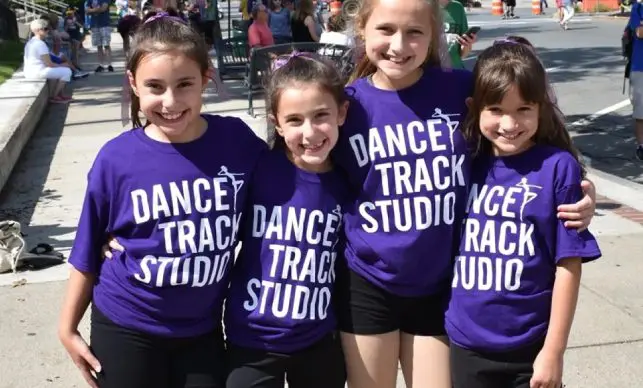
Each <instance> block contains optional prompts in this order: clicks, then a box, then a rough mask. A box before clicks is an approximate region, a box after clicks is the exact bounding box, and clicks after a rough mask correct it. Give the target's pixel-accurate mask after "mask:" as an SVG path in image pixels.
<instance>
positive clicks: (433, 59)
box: [348, 0, 445, 83]
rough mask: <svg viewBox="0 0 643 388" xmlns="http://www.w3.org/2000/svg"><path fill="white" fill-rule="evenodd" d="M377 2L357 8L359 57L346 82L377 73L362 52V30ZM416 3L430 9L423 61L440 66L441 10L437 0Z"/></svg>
mask: <svg viewBox="0 0 643 388" xmlns="http://www.w3.org/2000/svg"><path fill="white" fill-rule="evenodd" d="M377 1H378V0H361V2H360V3H361V4H360V6H359V9H358V11H357V15H355V22H354V24H355V33H356V35H357V36H356V39H355V41H356V43H357V48H356V50H358V52H359V55H358V61H357V64H356V65H355V70H354V71H353V73H352V74H351V76H350V79H349V80H348V82H349V83H351V82H353V81H355V80H356V79H359V78H363V77H367V76H369V75H371V74H374V73H375V72H376V71H377V67H375V65H374V64H372V63H371V61H370V60H369V59H368V57H367V56H366V53H365V52H363V50H364V47H363V45H364V39H365V36H364V29H365V27H366V23H367V22H368V18H369V17H370V16H371V13H373V9H374V8H375V6H376V5H377ZM418 1H426V2H427V3H428V4H429V6H430V7H429V9H430V12H431V14H430V24H431V25H430V34H431V41H430V43H429V51H428V53H427V55H426V59H425V61H424V64H425V65H428V66H441V65H442V64H443V59H444V56H443V51H444V50H445V47H444V46H445V42H443V41H442V40H443V38H444V37H443V35H444V34H443V29H444V25H443V22H442V8H441V7H440V5H439V4H438V2H437V1H438V0H418Z"/></svg>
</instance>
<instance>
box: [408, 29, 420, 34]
mask: <svg viewBox="0 0 643 388" xmlns="http://www.w3.org/2000/svg"><path fill="white" fill-rule="evenodd" d="M408 33H409V34H411V35H422V34H423V32H422V31H420V30H410V31H409V32H408Z"/></svg>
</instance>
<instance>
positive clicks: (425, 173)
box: [333, 68, 473, 296]
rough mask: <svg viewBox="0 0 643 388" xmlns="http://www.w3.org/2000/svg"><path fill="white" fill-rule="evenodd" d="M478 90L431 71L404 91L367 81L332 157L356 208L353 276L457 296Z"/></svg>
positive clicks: (454, 74) (354, 91) (349, 220)
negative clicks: (469, 132)
mask: <svg viewBox="0 0 643 388" xmlns="http://www.w3.org/2000/svg"><path fill="white" fill-rule="evenodd" d="M472 85H473V81H472V79H471V73H469V72H467V71H463V70H442V69H439V68H430V69H427V70H426V71H425V73H424V75H423V77H422V78H421V79H420V80H419V81H418V82H417V83H416V84H414V85H413V86H411V87H409V88H407V89H404V90H399V91H387V90H381V89H377V88H376V87H374V86H373V85H372V84H371V83H370V81H368V80H367V79H359V80H357V81H356V82H355V83H354V84H353V85H352V86H350V87H348V89H347V93H348V94H349V96H351V100H350V108H349V114H348V118H347V120H346V123H345V124H344V126H343V127H342V128H341V130H340V140H339V143H338V145H337V147H336V148H335V152H334V154H333V157H334V159H335V161H336V163H337V165H338V166H339V167H341V168H342V169H344V170H345V171H346V173H347V176H348V178H349V183H350V185H351V186H352V189H353V190H354V191H355V193H356V196H357V200H356V201H354V203H352V204H351V206H349V207H348V208H347V211H346V213H345V216H344V217H345V219H344V225H345V230H346V239H347V244H346V250H345V256H346V260H347V263H348V265H349V267H350V268H351V269H352V270H353V271H355V272H357V273H358V274H360V275H362V276H363V277H365V278H366V279H368V280H369V281H370V282H372V283H373V284H375V285H377V286H379V287H381V288H383V289H385V290H387V291H389V292H391V293H393V294H396V295H400V296H422V295H430V294H433V293H435V292H437V291H439V290H442V289H444V288H445V287H448V282H449V279H450V278H451V260H452V257H453V253H454V249H455V248H457V246H455V245H456V244H455V238H457V233H456V231H457V229H458V227H459V225H460V221H459V220H460V219H461V214H462V211H463V208H464V199H465V198H466V192H467V186H468V183H469V168H470V166H469V158H468V156H467V147H466V145H465V140H464V137H463V136H462V133H461V130H460V129H461V127H462V124H463V122H464V118H465V116H466V113H467V107H466V105H465V100H466V98H467V97H468V96H469V95H470V92H471V88H472Z"/></svg>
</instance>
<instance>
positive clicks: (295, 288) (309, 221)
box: [224, 149, 348, 353]
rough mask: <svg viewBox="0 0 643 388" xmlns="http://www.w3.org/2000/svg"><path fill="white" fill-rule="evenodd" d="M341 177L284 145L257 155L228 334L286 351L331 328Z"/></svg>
mask: <svg viewBox="0 0 643 388" xmlns="http://www.w3.org/2000/svg"><path fill="white" fill-rule="evenodd" d="M347 196H348V190H347V188H346V181H345V180H344V178H343V177H342V176H340V175H339V173H337V172H336V171H331V172H327V173H321V174H316V173H311V172H306V171H303V170H301V169H299V168H297V167H295V165H293V164H292V163H291V162H290V161H289V160H288V158H287V157H286V155H285V153H284V151H283V150H279V149H277V150H273V151H271V152H270V153H267V154H265V157H263V158H261V159H260V162H259V165H258V167H257V170H256V173H255V176H254V180H253V182H252V187H251V189H250V192H249V197H248V204H247V206H248V208H247V210H246V212H245V213H246V217H245V218H244V221H243V223H244V226H243V228H242V229H243V230H242V243H241V251H240V253H239V256H238V257H237V261H236V263H235V266H234V269H233V271H232V277H231V284H230V292H229V296H228V299H227V301H226V309H225V314H224V320H225V327H226V334H227V338H228V340H229V341H230V342H231V343H233V344H235V345H237V346H243V347H249V348H258V349H264V350H269V351H274V352H282V353H289V352H294V351H297V350H300V349H303V348H306V347H308V346H310V345H312V344H314V343H315V342H317V341H318V340H319V339H321V338H322V337H324V336H325V335H326V334H328V333H329V332H330V331H332V330H334V329H335V325H336V322H335V315H334V313H333V307H332V305H331V294H332V291H333V284H334V282H335V261H336V259H337V251H336V247H337V241H338V238H339V235H340V233H341V232H340V226H341V222H342V208H343V204H345V203H346V202H347Z"/></svg>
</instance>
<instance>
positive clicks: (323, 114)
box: [315, 112, 328, 119]
mask: <svg viewBox="0 0 643 388" xmlns="http://www.w3.org/2000/svg"><path fill="white" fill-rule="evenodd" d="M326 116H328V112H319V113H317V114H316V115H315V118H316V119H322V118H324V117H326Z"/></svg>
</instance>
